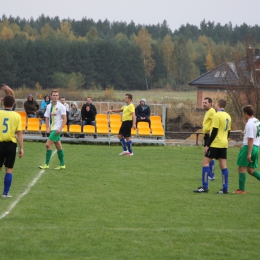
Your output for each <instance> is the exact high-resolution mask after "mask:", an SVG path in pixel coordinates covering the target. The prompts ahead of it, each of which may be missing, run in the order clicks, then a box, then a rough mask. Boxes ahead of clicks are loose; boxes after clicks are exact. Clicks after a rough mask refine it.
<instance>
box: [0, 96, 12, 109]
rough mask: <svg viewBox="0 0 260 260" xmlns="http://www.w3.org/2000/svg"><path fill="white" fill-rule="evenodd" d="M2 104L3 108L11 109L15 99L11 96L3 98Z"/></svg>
mask: <svg viewBox="0 0 260 260" xmlns="http://www.w3.org/2000/svg"><path fill="white" fill-rule="evenodd" d="M3 103H4V107H6V108H12V107H13V105H14V103H15V99H14V97H12V96H5V97H4V99H3Z"/></svg>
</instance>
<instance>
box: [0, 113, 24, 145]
mask: <svg viewBox="0 0 260 260" xmlns="http://www.w3.org/2000/svg"><path fill="white" fill-rule="evenodd" d="M18 131H22V120H21V116H20V115H19V114H18V113H16V112H15V111H12V110H0V142H13V143H17V139H16V137H15V133H16V132H18Z"/></svg>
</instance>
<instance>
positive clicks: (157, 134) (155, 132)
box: [152, 128, 164, 136]
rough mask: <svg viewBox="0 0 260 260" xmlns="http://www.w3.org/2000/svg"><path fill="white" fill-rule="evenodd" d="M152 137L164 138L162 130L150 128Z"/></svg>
mask: <svg viewBox="0 0 260 260" xmlns="http://www.w3.org/2000/svg"><path fill="white" fill-rule="evenodd" d="M152 135H153V136H164V129H163V128H152Z"/></svg>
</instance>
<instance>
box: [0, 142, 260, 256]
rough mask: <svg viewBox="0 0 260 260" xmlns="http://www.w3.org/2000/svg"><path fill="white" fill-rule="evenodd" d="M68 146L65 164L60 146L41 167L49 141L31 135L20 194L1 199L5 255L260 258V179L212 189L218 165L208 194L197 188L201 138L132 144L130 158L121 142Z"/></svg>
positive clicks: (19, 168)
mask: <svg viewBox="0 0 260 260" xmlns="http://www.w3.org/2000/svg"><path fill="white" fill-rule="evenodd" d="M63 148H64V150H65V160H66V167H67V169H66V170H63V171H55V170H53V168H54V167H55V166H57V165H58V158H57V154H55V155H54V156H53V158H52V161H51V164H50V168H52V169H48V170H46V171H41V170H40V169H38V165H40V164H43V163H44V157H45V145H44V143H33V142H26V143H25V155H24V158H22V159H20V160H19V159H17V161H16V165H15V169H14V178H13V185H12V187H11V191H10V194H12V195H13V198H12V199H1V200H0V238H1V239H0V259H19V260H21V259H26V260H28V259H181V260H182V259H198V260H201V259H216V260H220V259H250V260H252V259H258V257H259V252H258V247H259V245H258V244H259V237H260V229H259V227H260V222H259V220H260V219H259V218H260V217H259V216H260V215H259V200H260V183H259V182H258V181H257V180H256V179H255V178H253V177H251V176H248V178H247V186H246V187H247V195H234V194H228V195H218V194H215V192H216V191H217V190H219V189H220V188H221V177H220V170H219V168H218V167H217V170H216V181H215V182H211V183H210V184H209V188H210V191H209V193H208V194H195V193H193V192H192V190H193V189H195V188H197V187H198V186H200V183H201V181H200V178H201V160H202V156H203V148H202V147H183V146H176V147H174V146H172V147H164V146H134V147H133V148H134V156H131V157H129V156H128V157H127V156H118V154H119V152H121V148H120V146H117V145H114V146H110V147H109V146H105V145H103V146H98V145H76V144H64V145H63ZM237 153H238V148H230V149H229V151H228V166H229V173H230V179H229V183H230V185H229V190H230V191H233V190H235V189H237V183H238V180H237V173H236V171H237V169H236V165H235V164H236V156H237ZM1 176H2V177H3V176H4V172H3V170H2V172H1ZM1 185H2V183H1ZM28 187H29V188H28ZM23 193H24V195H23ZM7 211H9V214H7V213H8V212H7ZM4 214H6V215H5V216H4Z"/></svg>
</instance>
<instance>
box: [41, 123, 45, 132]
mask: <svg viewBox="0 0 260 260" xmlns="http://www.w3.org/2000/svg"><path fill="white" fill-rule="evenodd" d="M41 132H42V133H45V132H46V124H42V125H41Z"/></svg>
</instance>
